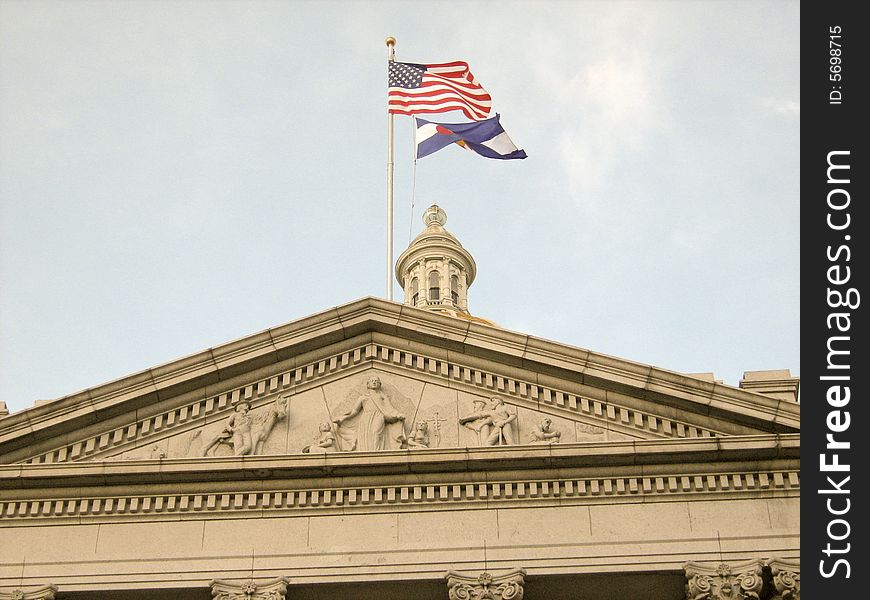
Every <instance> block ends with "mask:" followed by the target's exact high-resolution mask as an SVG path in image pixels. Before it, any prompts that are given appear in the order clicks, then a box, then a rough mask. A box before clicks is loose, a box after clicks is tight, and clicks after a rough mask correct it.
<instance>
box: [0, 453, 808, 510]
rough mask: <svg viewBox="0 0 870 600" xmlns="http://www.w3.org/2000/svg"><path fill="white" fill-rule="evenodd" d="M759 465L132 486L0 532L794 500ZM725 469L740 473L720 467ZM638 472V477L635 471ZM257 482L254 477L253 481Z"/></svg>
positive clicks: (781, 476)
mask: <svg viewBox="0 0 870 600" xmlns="http://www.w3.org/2000/svg"><path fill="white" fill-rule="evenodd" d="M789 462H790V464H786V462H782V461H771V462H769V463H768V464H767V465H766V466H765V467H764V468H758V467H759V466H758V465H746V464H742V465H717V467H718V468H715V469H714V470H712V471H710V470H704V469H700V468H699V465H697V464H696V465H684V464H679V465H672V468H671V469H670V470H669V471H667V472H659V473H653V474H648V475H642V474H637V475H633V474H598V475H591V476H582V475H575V474H572V473H568V472H564V471H553V470H548V471H547V472H538V473H528V472H525V473H514V474H513V477H509V476H508V474H506V473H503V474H501V475H502V476H501V477H499V475H500V474H499V473H495V474H490V473H487V474H485V476H481V475H483V474H478V476H471V477H460V476H457V475H456V474H454V475H453V477H452V478H451V477H449V476H446V477H445V476H441V474H437V473H435V474H420V475H417V476H415V477H412V478H395V477H370V478H366V479H364V480H362V481H361V480H359V478H357V479H356V480H351V479H347V480H343V479H339V480H336V481H330V480H322V479H321V480H316V479H315V480H300V481H298V482H288V481H274V480H254V481H248V482H242V483H239V484H233V483H232V482H221V481H212V482H210V483H209V484H208V485H199V486H181V485H168V484H166V483H163V484H161V485H147V486H143V485H137V486H129V485H128V486H120V487H114V488H105V487H104V488H99V489H95V488H73V489H72V490H71V491H72V492H73V494H72V495H70V494H64V493H63V491H64V490H62V489H56V488H55V489H47V490H28V492H29V493H28V494H26V495H22V496H19V497H11V496H7V495H6V494H4V495H3V497H2V498H0V527H2V526H3V525H13V526H19V525H44V524H49V523H50V524H67V523H74V524H83V523H88V522H116V521H165V520H178V519H184V518H191V519H226V518H233V519H238V518H259V517H277V516H306V515H318V516H325V515H335V514H341V515H345V514H350V513H354V512H361V513H374V512H404V511H433V510H467V509H475V508H498V507H504V508H510V507H516V508H520V507H541V506H567V505H583V504H602V503H604V504H608V505H615V504H619V503H637V502H644V503H647V502H673V501H681V502H686V501H689V502H691V501H702V500H738V499H763V498H786V497H795V498H796V497H798V495H799V492H800V473H799V470H798V466H797V461H796V460H795V461H789ZM729 466H733V467H738V466H739V467H741V468H730V469H729V468H728V467H729ZM636 470H637V471H642V469H641V468H637V469H636ZM261 476H262V474H261Z"/></svg>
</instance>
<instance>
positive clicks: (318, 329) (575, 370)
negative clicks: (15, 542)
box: [0, 298, 800, 447]
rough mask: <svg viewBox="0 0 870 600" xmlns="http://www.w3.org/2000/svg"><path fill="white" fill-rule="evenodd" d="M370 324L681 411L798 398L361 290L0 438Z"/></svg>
mask: <svg viewBox="0 0 870 600" xmlns="http://www.w3.org/2000/svg"><path fill="white" fill-rule="evenodd" d="M370 332H381V333H386V334H389V335H394V336H397V337H400V338H405V339H408V340H413V341H420V342H422V343H426V344H429V345H431V346H433V347H436V348H437V347H440V348H443V349H445V350H447V351H448V352H451V351H452V352H457V353H461V354H465V355H468V356H479V357H485V358H487V359H490V360H494V361H497V362H500V363H501V364H504V365H506V366H517V367H522V368H525V369H529V370H532V371H537V372H541V373H544V374H551V375H553V376H557V377H562V378H565V379H569V380H573V381H576V382H578V383H583V384H588V385H594V386H599V387H602V388H604V389H612V390H614V391H617V392H624V393H628V394H631V395H636V396H638V397H640V398H643V399H647V400H650V401H654V402H656V403H662V404H664V405H669V406H671V407H676V408H678V409H681V410H687V411H691V412H696V413H699V414H705V415H711V416H717V415H719V416H723V417H724V418H728V419H738V420H740V421H743V422H745V423H746V424H748V425H750V426H759V427H767V428H771V427H772V428H774V430H776V431H795V430H799V428H800V407H799V405H797V404H795V403H791V402H786V401H783V400H777V399H774V398H770V397H767V396H764V395H762V394H758V393H754V392H748V391H745V390H740V389H737V388H733V387H731V386H725V385H722V384H717V383H713V382H709V381H704V380H701V379H696V378H693V377H689V376H686V375H680V374H677V373H674V372H671V371H666V370H664V369H659V368H656V367H652V366H648V365H643V364H640V363H635V362H632V361H627V360H624V359H618V358H614V357H610V356H607V355H603V354H598V353H594V352H591V351H589V350H584V349H580V348H574V347H571V346H567V345H564V344H559V343H555V342H550V341H547V340H543V339H540V338H535V337H533V336H528V335H523V334H519V333H515V332H511V331H508V330H505V329H500V328H497V327H490V326H487V325H483V324H480V323H472V322H468V321H464V320H460V319H454V318H451V317H448V316H443V315H438V314H433V313H432V312H430V311H425V310H420V309H416V308H412V307H409V306H404V305H401V304H397V303H392V302H386V301H384V300H379V299H376V298H364V299H361V300H358V301H355V302H352V303H349V304H345V305H342V306H339V307H336V308H333V309H330V310H328V311H324V312H321V313H318V314H315V315H312V316H309V317H305V318H302V319H298V320H296V321H293V322H291V323H288V324H285V325H281V326H278V327H275V328H272V329H268V330H265V331H262V332H259V333H256V334H253V335H251V336H247V337H244V338H241V339H239V340H235V341H232V342H229V343H226V344H223V345H220V346H217V347H215V348H211V349H208V350H204V351H202V352H199V353H196V354H193V355H190V356H187V357H184V358H181V359H178V360H175V361H172V362H169V363H166V364H163V365H160V366H157V367H154V368H151V369H148V370H145V371H141V372H139V373H135V374H133V375H130V376H127V377H124V378H121V379H118V380H115V381H112V382H109V383H106V384H103V385H100V386H96V387H93V388H88V389H86V390H83V391H81V392H77V393H75V394H72V395H69V396H65V397H63V398H60V399H58V400H55V401H53V402H49V403H46V404H44V405H40V406H35V407H32V408H30V409H27V410H24V411H20V412H16V413H14V414H11V415H9V416H6V417H4V418H2V419H0V444H4V443H6V444H11V447H18V446H21V445H28V444H32V443H33V442H36V441H39V440H41V439H46V438H47V437H51V436H52V435H53V431H54V430H55V429H56V428H57V427H58V426H59V425H61V423H64V424H66V426H68V427H78V428H81V427H84V426H88V425H92V424H95V423H98V422H101V421H105V420H109V419H111V418H113V417H116V416H117V415H119V414H122V413H124V412H129V411H131V410H136V409H138V408H142V407H147V406H149V405H153V404H154V403H156V402H160V401H165V400H168V399H171V398H173V397H175V396H178V395H180V394H183V393H185V392H189V391H191V390H192V389H195V388H198V387H203V386H207V385H215V384H219V383H220V382H222V381H227V380H229V379H232V378H233V377H237V376H239V375H240V374H244V373H246V372H250V371H253V370H256V369H260V368H263V367H266V366H269V365H277V364H280V363H284V362H285V361H288V362H287V364H289V365H291V366H292V365H293V361H294V360H295V359H296V357H297V356H299V355H300V354H304V353H305V352H309V351H311V350H314V349H316V348H321V347H324V346H327V345H330V344H334V343H339V342H342V341H346V340H349V339H351V338H353V337H355V336H358V335H360V334H364V333H370Z"/></svg>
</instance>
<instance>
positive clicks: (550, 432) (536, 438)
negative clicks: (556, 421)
mask: <svg viewBox="0 0 870 600" xmlns="http://www.w3.org/2000/svg"><path fill="white" fill-rule="evenodd" d="M552 425H553V421H552V420H551V419H549V418H547V417H544V418H543V419H541V422H540V423H539V424H538V425H536V426H535V428H534V429H532V432H531V433H530V434H529V440H530V441H529V443H530V444H558V443H559V442H560V441H561V439H562V432H561V431H559V430H558V429H553V428H552Z"/></svg>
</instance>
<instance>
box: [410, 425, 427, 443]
mask: <svg viewBox="0 0 870 600" xmlns="http://www.w3.org/2000/svg"><path fill="white" fill-rule="evenodd" d="M407 444H408V448H428V447H429V424H428V423H427V422H426V421H420V422H419V423H417V426H416V427H415V428H414V433H413V434H412V435H411V437H409V438H408V441H407Z"/></svg>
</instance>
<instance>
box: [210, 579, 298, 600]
mask: <svg viewBox="0 0 870 600" xmlns="http://www.w3.org/2000/svg"><path fill="white" fill-rule="evenodd" d="M287 583H288V581H287V579H286V578H284V577H279V578H278V579H272V580H270V581H266V582H263V583H257V582H255V581H254V580H253V579H251V580H249V581H246V582H243V583H236V582H234V581H222V580H220V579H215V580H214V581H212V582H211V596H212V598H214V600H284V595H285V594H286V593H287Z"/></svg>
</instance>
